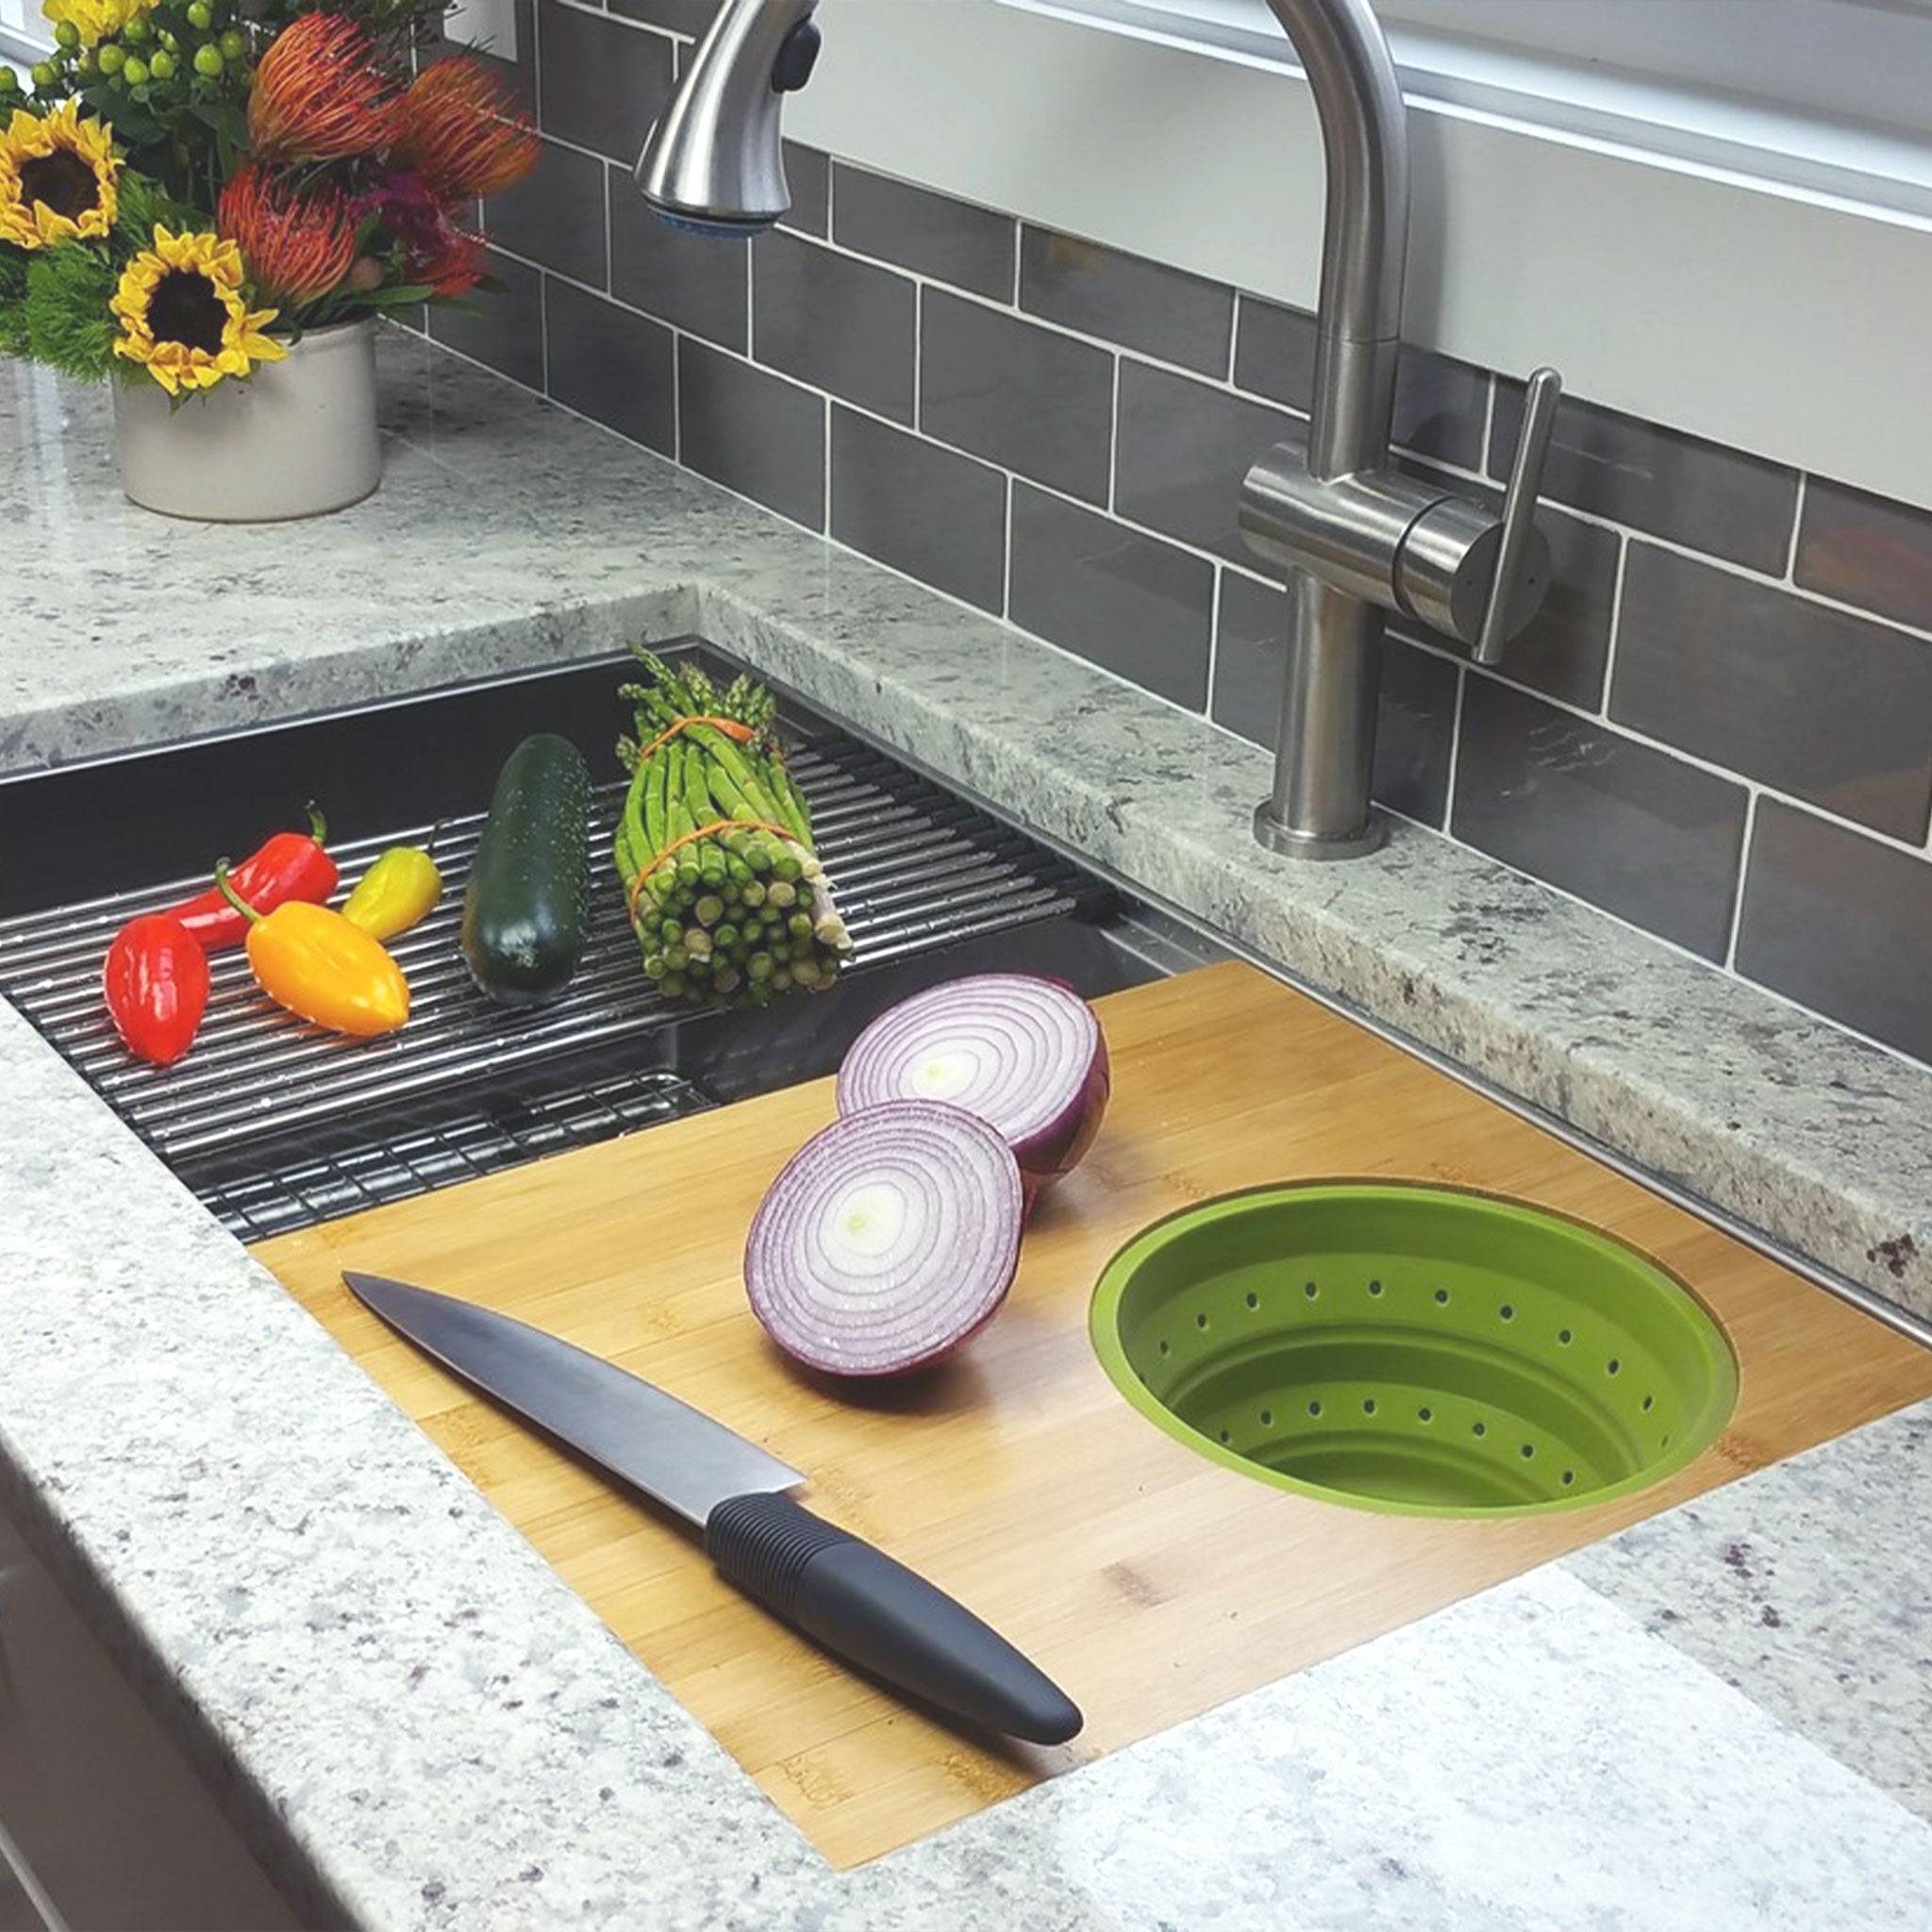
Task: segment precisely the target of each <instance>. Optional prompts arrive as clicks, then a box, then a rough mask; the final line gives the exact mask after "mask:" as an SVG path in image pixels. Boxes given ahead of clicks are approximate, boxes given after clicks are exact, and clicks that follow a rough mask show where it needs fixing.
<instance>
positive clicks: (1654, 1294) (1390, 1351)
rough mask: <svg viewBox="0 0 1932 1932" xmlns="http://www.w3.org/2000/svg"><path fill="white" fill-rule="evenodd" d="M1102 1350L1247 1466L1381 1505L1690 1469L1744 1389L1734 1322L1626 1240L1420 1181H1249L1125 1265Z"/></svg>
mask: <svg viewBox="0 0 1932 1932" xmlns="http://www.w3.org/2000/svg"><path fill="white" fill-rule="evenodd" d="M1091 1328H1092V1335H1093V1342H1094V1346H1095V1348H1096V1349H1097V1350H1098V1352H1099V1355H1100V1359H1101V1362H1102V1364H1103V1366H1104V1367H1105V1368H1106V1370H1107V1373H1108V1375H1110V1376H1111V1377H1112V1379H1113V1381H1114V1382H1115V1384H1116V1385H1117V1386H1118V1387H1119V1388H1120V1389H1121V1391H1123V1392H1124V1394H1125V1396H1126V1397H1127V1400H1128V1401H1129V1402H1131V1403H1132V1404H1133V1405H1134V1406H1135V1407H1136V1408H1138V1409H1140V1410H1141V1412H1142V1414H1144V1415H1146V1416H1148V1417H1150V1418H1151V1419H1152V1420H1153V1421H1154V1422H1156V1423H1158V1424H1159V1425H1160V1427H1162V1428H1163V1429H1165V1430H1166V1431H1167V1432H1168V1433H1169V1434H1170V1435H1172V1436H1174V1437H1175V1438H1176V1439H1177V1440H1179V1441H1183V1442H1185V1443H1187V1444H1188V1445H1189V1447H1190V1448H1192V1449H1196V1450H1198V1451H1199V1452H1200V1453H1201V1454H1202V1455H1204V1456H1208V1457H1212V1458H1213V1459H1214V1460H1215V1461H1217V1462H1223V1463H1225V1464H1227V1465H1228V1466H1229V1467H1231V1468H1234V1469H1239V1470H1242V1471H1244V1472H1245V1473H1246V1474H1249V1475H1253V1476H1257V1477H1259V1478H1260V1479H1261V1480H1262V1481H1264V1482H1270V1483H1274V1484H1275V1485H1277V1486H1278V1487H1280V1488H1283V1489H1291V1490H1301V1491H1307V1492H1309V1493H1311V1494H1316V1495H1320V1496H1324V1497H1326V1498H1328V1499H1330V1500H1332V1501H1337V1502H1344V1503H1352V1504H1357V1505H1358V1506H1360V1507H1363V1508H1369V1509H1386V1510H1394V1511H1402V1512H1408V1513H1413V1514H1417V1515H1431V1516H1478V1515H1480V1516H1489V1515H1502V1514H1507V1515H1520V1514H1526V1513H1528V1512H1530V1511H1534V1510H1544V1509H1566V1508H1572V1507H1575V1506H1576V1505H1578V1504H1581V1503H1598V1502H1602V1501H1604V1500H1605V1499H1606V1498H1607V1497H1611V1496H1620V1495H1624V1494H1627V1493H1629V1492H1630V1491H1636V1490H1641V1489H1644V1488H1647V1487H1648V1486H1649V1485H1650V1484H1652V1483H1655V1482H1657V1481H1658V1480H1660V1479H1661V1478H1662V1477H1664V1476H1666V1475H1668V1474H1671V1473H1672V1472H1673V1471H1674V1470H1677V1469H1681V1468H1682V1467H1683V1466H1684V1465H1685V1464H1686V1463H1688V1462H1690V1461H1691V1460H1692V1459H1693V1458H1695V1457H1697V1456H1698V1455H1699V1454H1700V1453H1701V1452H1702V1451H1703V1450H1705V1449H1706V1448H1707V1447H1708V1446H1709V1444H1710V1443H1711V1442H1712V1441H1715V1440H1716V1438H1717V1435H1718V1432H1719V1431H1720V1430H1721V1429H1722V1428H1723V1427H1724V1423H1725V1422H1726V1420H1727V1419H1728V1418H1729V1416H1730V1413H1731V1409H1732V1407H1733V1406H1734V1404H1735V1403H1736V1401H1737V1394H1738V1366H1737V1362H1736V1359H1735V1358H1734V1357H1733V1356H1732V1354H1731V1350H1730V1345H1729V1343H1728V1342H1727V1341H1725V1340H1724V1331H1723V1330H1722V1329H1721V1328H1720V1327H1719V1326H1718V1324H1717V1323H1716V1322H1715V1321H1714V1320H1713V1319H1712V1318H1711V1316H1710V1315H1709V1314H1708V1313H1707V1311H1706V1310H1705V1308H1704V1307H1703V1306H1702V1305H1701V1304H1700V1303H1699V1302H1698V1301H1697V1300H1696V1299H1695V1297H1694V1296H1692V1295H1691V1292H1690V1291H1689V1290H1688V1289H1686V1288H1685V1287H1684V1285H1683V1284H1682V1283H1681V1282H1679V1281H1677V1280H1676V1279H1675V1278H1674V1276H1673V1275H1671V1274H1667V1273H1666V1272H1665V1271H1664V1270H1663V1269H1661V1268H1660V1267H1658V1266H1657V1263H1656V1262H1654V1261H1652V1260H1650V1259H1648V1258H1647V1257H1644V1256H1642V1255H1641V1254H1639V1253H1638V1252H1637V1251H1636V1250H1635V1249H1634V1248H1630V1247H1626V1246H1625V1245H1624V1243H1623V1242H1622V1241H1615V1240H1613V1239H1611V1238H1610V1237H1609V1236H1607V1235H1605V1234H1601V1233H1599V1232H1597V1231H1596V1230H1594V1229H1592V1228H1590V1227H1586V1226H1584V1225H1583V1224H1581V1223H1579V1222H1574V1221H1569V1220H1566V1219H1564V1218H1563V1217H1562V1216H1561V1215H1557V1214H1553V1213H1550V1212H1549V1211H1548V1210H1547V1209H1544V1208H1533V1207H1530V1206H1528V1205H1527V1204H1526V1203H1524V1202H1521V1201H1512V1200H1507V1199H1504V1198H1501V1197H1498V1196H1495V1195H1491V1194H1482V1193H1476V1192H1474V1191H1463V1190H1460V1189H1454V1188H1441V1187H1424V1186H1421V1185H1412V1184H1407V1183H1404V1182H1388V1181H1374V1182H1331V1181H1324V1182H1311V1183H1306V1184H1298V1185H1294V1186H1287V1187H1277V1188H1265V1189H1260V1190H1257V1191H1252V1192H1247V1193H1241V1194H1229V1195H1225V1196H1224V1197H1223V1198H1221V1199H1219V1200H1215V1201H1208V1202H1206V1203H1204V1204H1203V1205H1201V1206H1199V1207H1196V1208H1187V1209H1185V1210H1184V1211H1182V1212H1181V1213H1179V1214H1176V1215H1174V1216H1172V1217H1170V1218H1169V1219H1168V1220H1165V1221H1161V1222H1157V1223H1156V1224H1154V1225H1153V1226H1152V1227H1150V1228H1147V1229H1145V1230H1144V1231H1143V1232H1141V1234H1139V1235H1137V1236H1136V1237H1135V1238H1134V1239H1133V1240H1132V1241H1129V1242H1128V1243H1127V1245H1126V1246H1125V1247H1124V1248H1123V1249H1122V1250H1121V1251H1120V1253H1119V1254H1117V1255H1116V1256H1115V1257H1113V1259H1112V1260H1111V1261H1110V1262H1108V1266H1107V1270H1106V1272H1105V1273H1104V1274H1102V1275H1101V1277H1100V1286H1099V1288H1098V1290H1097V1291H1095V1294H1094V1297H1093V1307H1092V1312H1091Z"/></svg>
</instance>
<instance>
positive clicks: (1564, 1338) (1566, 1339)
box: [1557, 1328, 1576, 1348]
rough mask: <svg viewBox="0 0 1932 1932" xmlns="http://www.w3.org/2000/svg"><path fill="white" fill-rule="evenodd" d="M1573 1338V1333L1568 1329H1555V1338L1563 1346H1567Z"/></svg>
mask: <svg viewBox="0 0 1932 1932" xmlns="http://www.w3.org/2000/svg"><path fill="white" fill-rule="evenodd" d="M1575 1339H1576V1338H1575V1337H1574V1335H1572V1334H1571V1332H1570V1331H1569V1329H1567V1328H1558V1329H1557V1341H1560V1342H1561V1343H1562V1344H1563V1346H1564V1347H1565V1348H1568V1347H1569V1346H1570V1344H1571V1343H1572V1342H1573V1341H1575Z"/></svg>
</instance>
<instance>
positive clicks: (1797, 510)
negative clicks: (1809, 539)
mask: <svg viewBox="0 0 1932 1932" xmlns="http://www.w3.org/2000/svg"><path fill="white" fill-rule="evenodd" d="M1810 480H1811V479H1810V475H1809V473H1808V472H1807V471H1805V470H1800V471H1799V472H1798V488H1797V491H1796V493H1795V494H1794V496H1793V497H1792V499H1791V541H1790V545H1789V546H1788V547H1787V549H1786V551H1785V575H1784V580H1785V582H1786V583H1787V584H1788V585H1790V587H1791V588H1792V589H1793V590H1795V589H1797V587H1798V538H1799V536H1800V534H1801V533H1802V532H1803V530H1804V528H1805V491H1806V490H1807V487H1808V485H1809V483H1810Z"/></svg>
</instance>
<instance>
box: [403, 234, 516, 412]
mask: <svg viewBox="0 0 1932 1932" xmlns="http://www.w3.org/2000/svg"><path fill="white" fill-rule="evenodd" d="M490 273H491V275H494V276H495V277H496V279H497V280H498V281H499V282H500V283H501V284H502V285H503V287H502V291H501V292H500V293H498V294H494V295H492V296H491V298H490V300H489V301H488V302H480V303H477V304H476V305H475V307H474V308H454V307H447V306H445V305H443V304H441V303H439V304H438V305H436V306H435V307H434V308H431V309H430V311H429V333H430V335H431V336H432V337H433V338H434V339H435V340H436V341H439V342H442V343H445V344H446V345H447V346H448V347H450V348H452V349H456V350H458V351H459V352H460V353H461V354H462V355H465V356H473V357H475V359H476V360H477V361H478V362H485V363H488V364H489V366H490V367H491V369H494V370H495V371H497V373H498V374H499V375H507V376H508V377H509V378H510V380H511V381H512V382H521V383H523V384H524V385H525V387H526V388H529V389H541V388H542V387H543V277H542V275H541V274H540V273H539V272H538V271H537V270H536V269H534V268H531V267H529V266H528V265H527V264H526V263H524V262H521V261H512V260H511V259H510V258H509V257H508V256H507V255H499V254H498V253H497V252H496V250H495V249H493V248H492V249H491V251H490Z"/></svg>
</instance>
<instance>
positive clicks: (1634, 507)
mask: <svg viewBox="0 0 1932 1932" xmlns="http://www.w3.org/2000/svg"><path fill="white" fill-rule="evenodd" d="M1522 427H1523V387H1522V385H1521V384H1520V383H1515V382H1502V381H1499V382H1498V383H1497V385H1496V408H1495V419H1494V423H1493V425H1492V428H1491V436H1490V473H1491V475H1495V476H1503V475H1507V474H1508V470H1509V458H1510V455H1511V452H1512V451H1514V449H1515V447H1516V438H1517V435H1518V433H1519V432H1520V430H1521V429H1522ZM1543 494H1544V495H1545V496H1548V497H1554V498H1555V499H1556V500H1557V502H1558V503H1567V504H1571V505H1573V506H1574V508H1577V509H1583V510H1589V511H1591V512H1592V513H1593V514H1594V515H1597V516H1600V517H1605V518H1607V519H1608V520H1609V521H1610V522H1611V523H1617V524H1624V525H1629V526H1630V527H1631V528H1632V529H1638V530H1644V531H1647V532H1649V534H1650V535H1651V536H1653V537H1662V538H1665V539H1667V540H1668V541H1671V542H1674V543H1682V544H1684V545H1686V546H1687V547H1689V548H1690V549H1692V550H1702V551H1704V552H1705V553H1706V554H1707V556H1711V557H1722V558H1728V559H1729V560H1730V561H1731V562H1733V563H1741V564H1746V565H1748V566H1749V567H1750V568H1751V569H1753V570H1759V571H1769V572H1772V573H1773V574H1776V573H1778V572H1780V571H1782V570H1783V569H1784V567H1785V557H1786V553H1787V552H1788V551H1789V549H1790V541H1791V522H1792V517H1793V514H1794V512H1795V510H1796V508H1797V500H1798V477H1797V473H1796V472H1795V471H1794V470H1789V469H1787V468H1785V466H1784V465H1783V464H1782V463H1768V462H1765V461H1764V460H1763V459H1762V458H1759V457H1752V456H1746V455H1745V454H1744V453H1743V452H1742V451H1741V450H1735V449H1726V448H1725V447H1724V445H1723V444H1722V443H1716V442H1706V441H1704V440H1703V439H1702V438H1701V437H1696V436H1685V435H1683V434H1682V433H1681V432H1679V431H1677V430H1675V429H1665V428H1662V427H1660V426H1659V425H1657V424H1655V423H1643V422H1640V421H1639V420H1638V419H1637V418H1636V417H1634V416H1625V415H1623V414H1621V413H1620V412H1619V411H1617V410H1615V409H1602V408H1597V407H1596V405H1595V404H1593V403H1586V402H1583V401H1580V400H1579V399H1578V398H1576V397H1574V396H1565V397H1564V398H1563V400H1562V401H1561V403H1559V404H1558V405H1557V425H1556V428H1555V430H1554V431H1553V433H1552V435H1551V437H1550V453H1549V458H1548V460H1547V461H1546V463H1545V464H1544V466H1543Z"/></svg>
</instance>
